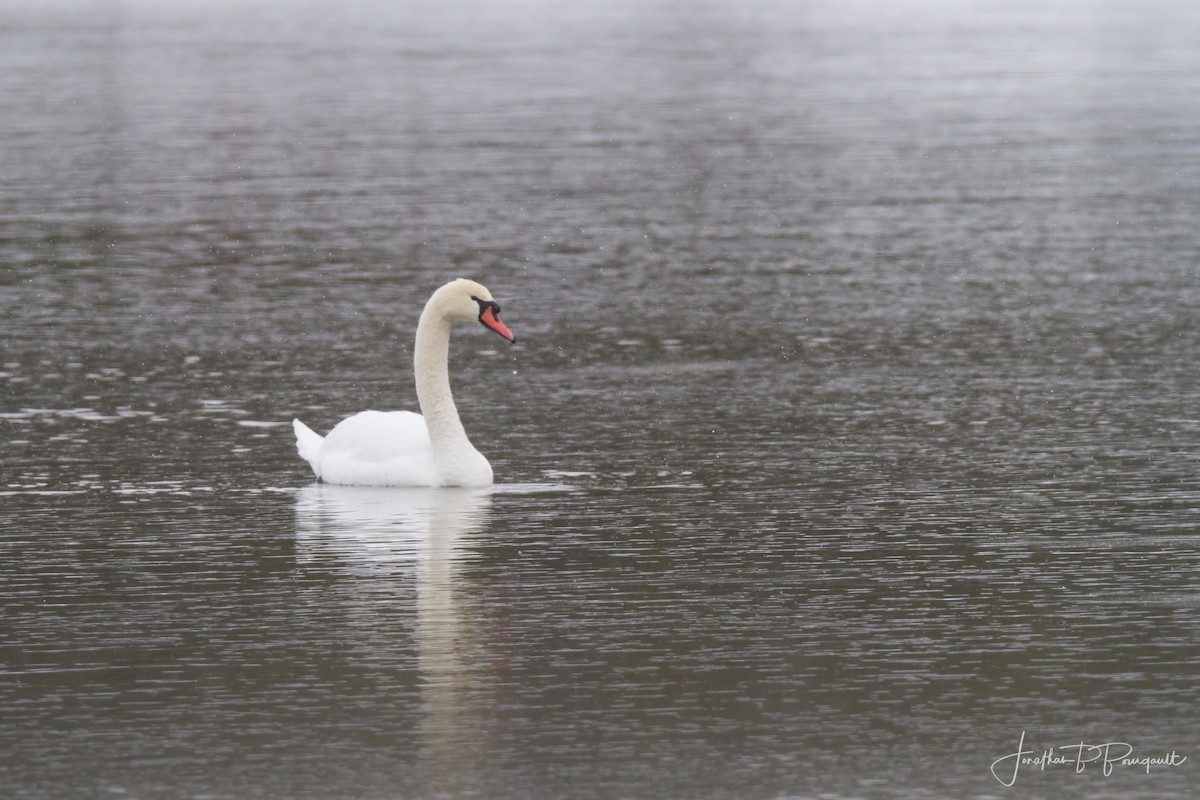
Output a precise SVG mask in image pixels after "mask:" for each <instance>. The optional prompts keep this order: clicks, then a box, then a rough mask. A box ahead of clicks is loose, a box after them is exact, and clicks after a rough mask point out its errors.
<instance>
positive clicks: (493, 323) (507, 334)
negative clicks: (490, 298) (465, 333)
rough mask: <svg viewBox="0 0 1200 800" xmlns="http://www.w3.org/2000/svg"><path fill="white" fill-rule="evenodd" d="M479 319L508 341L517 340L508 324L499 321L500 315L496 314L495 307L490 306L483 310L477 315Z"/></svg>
mask: <svg viewBox="0 0 1200 800" xmlns="http://www.w3.org/2000/svg"><path fill="white" fill-rule="evenodd" d="M479 321H480V322H482V323H483V324H484V325H486V326H488V327H489V328H491V329H492V330H494V331H495V332H496V333H498V334H500V335H501V336H503V337H504V338H505V339H508V340H509V341H510V342H515V341H516V340H517V337H516V336H513V332H512V331H510V330H509V329H508V326H507V325H505V324H504V323H503V322H501V321H500V317H498V316H496V309H494V308H492V307H491V306H488V307H487V308H485V309H484V310H483V313H482V314H480V315H479Z"/></svg>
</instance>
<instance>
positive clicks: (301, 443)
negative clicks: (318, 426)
mask: <svg viewBox="0 0 1200 800" xmlns="http://www.w3.org/2000/svg"><path fill="white" fill-rule="evenodd" d="M292 430H294V431H295V432H296V449H297V450H298V451H300V457H301V458H303V459H304V460H305V461H307V462H308V463H309V466H311V467H312V471H313V474H314V475H316V476H317V477H318V478H319V477H321V471H320V470H319V469H317V464H318V463H319V462H318V458H317V456H318V455H319V454H320V452H321V442H323V441H325V438H324V437H322V436H320V435H318V434H317V433H316V432H314V431H313V429H312V428H310V427H308V426H307V425H305V424H304V423H303V422H301V421H300V420H298V419H294V420H292Z"/></svg>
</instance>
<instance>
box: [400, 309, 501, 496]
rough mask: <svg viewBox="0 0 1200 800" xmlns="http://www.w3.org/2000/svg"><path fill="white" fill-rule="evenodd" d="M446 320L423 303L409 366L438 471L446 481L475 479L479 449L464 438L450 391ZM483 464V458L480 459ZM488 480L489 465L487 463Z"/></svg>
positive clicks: (448, 334) (458, 481) (479, 457)
mask: <svg viewBox="0 0 1200 800" xmlns="http://www.w3.org/2000/svg"><path fill="white" fill-rule="evenodd" d="M449 360H450V321H449V320H447V319H446V318H445V317H444V316H442V315H441V314H439V313H437V312H436V311H434V310H432V309H431V308H430V307H429V306H426V307H425V310H424V312H422V314H421V320H420V322H418V323H417V341H416V345H415V347H414V350H413V369H414V372H415V373H416V383H417V402H418V403H420V405H421V414H422V415H423V416H424V417H425V427H426V428H427V429H428V430H429V440H430V442H431V443H432V444H433V457H434V461H435V462H436V463H437V467H438V471H439V472H440V473H441V475H442V478H443V480H444V481H446V482H447V483H453V484H461V483H463V482H468V483H479V482H480V478H478V477H476V476H475V475H474V472H477V471H478V469H479V468H478V464H477V463H476V462H477V461H479V460H483V459H482V457H481V456H480V455H479V452H478V451H477V450H476V449H475V448H474V446H472V444H471V442H470V440H469V439H467V432H466V431H465V430H464V429H463V426H462V421H461V420H459V418H458V409H457V408H456V407H455V405H454V396H453V395H452V394H451V393H450V374H449ZM483 463H484V465H485V466H486V464H487V462H486V460H484V461H483ZM487 471H488V473H489V475H488V476H487V478H488V480H487V482H490V480H491V475H490V472H491V468H490V467H487Z"/></svg>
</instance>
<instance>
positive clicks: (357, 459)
mask: <svg viewBox="0 0 1200 800" xmlns="http://www.w3.org/2000/svg"><path fill="white" fill-rule="evenodd" d="M320 465H321V473H320V475H321V478H322V479H324V480H326V481H328V482H329V483H345V484H357V485H368V486H435V485H437V483H438V472H437V466H436V465H435V463H434V460H433V445H432V444H431V443H430V441H429V430H428V429H427V428H426V427H425V418H424V417H422V416H421V415H420V414H414V413H412V412H411V411H388V412H383V411H363V412H361V413H358V414H355V415H354V416H352V417H347V418H346V419H344V420H342V421H341V422H339V423H338V424H337V426H336V427H335V428H334V429H333V430H332V431H330V432H329V435H328V436H326V437H325V441H324V442H323V443H322V444H321V453H320Z"/></svg>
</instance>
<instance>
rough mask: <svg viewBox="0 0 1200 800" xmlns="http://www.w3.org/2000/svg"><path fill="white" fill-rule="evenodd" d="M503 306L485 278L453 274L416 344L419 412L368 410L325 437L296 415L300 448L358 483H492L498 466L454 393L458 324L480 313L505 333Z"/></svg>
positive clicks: (322, 469) (333, 473) (327, 476)
mask: <svg viewBox="0 0 1200 800" xmlns="http://www.w3.org/2000/svg"><path fill="white" fill-rule="evenodd" d="M499 313H500V307H499V306H498V305H496V303H495V301H493V300H492V295H491V292H489V291H488V290H487V289H486V288H485V287H484V286H482V285H481V284H478V283H475V282H474V281H468V280H461V279H460V280H457V281H451V282H450V283H448V284H446V285H445V286H443V287H442V288H440V289H438V290H437V291H436V292H434V293H433V296H432V297H430V298H429V302H428V303H426V304H425V310H424V311H423V312H421V319H420V321H419V322H418V323H417V339H416V344H415V346H414V349H413V371H414V373H415V376H416V384H417V402H418V403H419V404H420V406H421V412H422V413H421V414H414V413H413V412H411V411H389V412H383V411H363V412H360V413H358V414H355V415H354V416H352V417H348V418H346V419H344V420H342V421H341V422H339V423H338V424H337V425H336V426H335V427H334V429H333V430H331V431H330V432H329V435H328V436H325V437H324V438H322V437H321V436H320V435H319V434H317V433H315V432H313V430H312V429H310V428H309V427H308V426H307V425H305V424H304V423H303V422H301V421H300V420H298V419H297V420H293V421H292V427H293V429H294V430H295V432H296V449H297V450H298V451H299V452H300V455H301V457H303V458H304V459H305V460H306V461H308V463H309V464H310V465H311V466H312V469H313V472H314V473H315V474H316V476H317V477H318V478H320V479H321V480H322V481H325V482H326V483H338V484H347V485H353V486H488V485H490V484H491V482H492V466H491V464H489V463H488V460H487V459H486V458H484V457H483V454H481V453H480V452H479V451H478V450H476V449H475V447H474V445H472V444H471V441H470V440H469V439H468V438H467V433H466V431H465V430H464V429H463V426H462V422H461V421H460V420H459V418H458V409H457V408H456V407H455V405H454V398H453V396H452V395H451V393H450V377H449V369H448V366H449V365H448V361H449V350H450V329H451V327H452V326H453V324H454V323H455V322H463V321H467V320H475V319H478V320H479V321H480V322H482V323H483V324H484V325H486V326H487V327H489V328H491V329H492V330H494V331H496V332H497V333H499V334H500V335H501V336H504V337H505V338H507V339H509V340H512V339H513V336H512V333H511V332H510V331H509V330H508V328H507V327H505V325H504V323H502V322H501V321H500V317H499Z"/></svg>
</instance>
